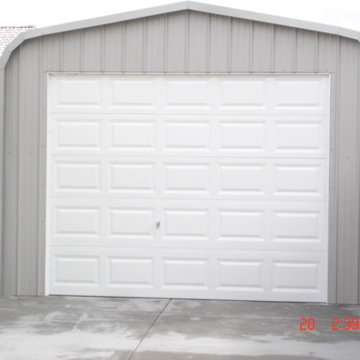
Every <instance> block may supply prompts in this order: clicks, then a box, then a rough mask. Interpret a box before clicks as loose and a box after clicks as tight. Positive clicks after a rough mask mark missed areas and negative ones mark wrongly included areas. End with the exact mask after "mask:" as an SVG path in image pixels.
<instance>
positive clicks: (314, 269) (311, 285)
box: [273, 260, 320, 293]
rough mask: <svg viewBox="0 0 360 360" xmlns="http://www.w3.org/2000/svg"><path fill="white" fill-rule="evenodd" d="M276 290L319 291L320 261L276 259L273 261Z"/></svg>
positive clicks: (274, 286) (274, 287) (274, 289)
mask: <svg viewBox="0 0 360 360" xmlns="http://www.w3.org/2000/svg"><path fill="white" fill-rule="evenodd" d="M273 267H274V272H273V278H274V280H273V281H274V284H273V291H275V292H285V291H290V292H299V293H301V292H303V291H315V292H319V285H320V284H319V280H320V279H319V271H320V269H319V263H317V262H310V261H292V262H290V261H276V260H274V263H273Z"/></svg>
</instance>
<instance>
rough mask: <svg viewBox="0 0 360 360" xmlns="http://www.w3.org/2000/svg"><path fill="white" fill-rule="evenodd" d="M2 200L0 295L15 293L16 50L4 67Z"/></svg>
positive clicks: (16, 177) (17, 95)
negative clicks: (5, 85)
mask: <svg viewBox="0 0 360 360" xmlns="http://www.w3.org/2000/svg"><path fill="white" fill-rule="evenodd" d="M5 82H6V84H7V87H6V92H5V102H6V108H5V118H6V121H5V124H4V135H5V136H4V169H5V171H4V173H3V177H4V179H3V181H4V186H5V191H4V201H3V234H4V235H5V236H4V237H3V239H5V241H3V244H2V245H3V246H2V248H3V252H2V262H1V264H2V271H1V273H2V274H3V276H2V279H0V280H2V281H1V285H2V286H1V288H2V294H4V295H10V294H17V245H18V236H17V235H18V226H17V225H18V223H17V215H18V206H17V205H18V132H19V128H18V124H19V107H18V101H19V49H16V51H15V52H14V53H13V54H12V57H11V59H10V61H9V62H8V64H7V66H6V77H5Z"/></svg>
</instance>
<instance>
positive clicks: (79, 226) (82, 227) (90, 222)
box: [55, 208, 100, 236]
mask: <svg viewBox="0 0 360 360" xmlns="http://www.w3.org/2000/svg"><path fill="white" fill-rule="evenodd" d="M99 220H100V219H99V209H89V208H57V209H56V226H55V231H56V234H58V235H73V236H74V235H75V236H89V235H92V236H97V235H99Z"/></svg>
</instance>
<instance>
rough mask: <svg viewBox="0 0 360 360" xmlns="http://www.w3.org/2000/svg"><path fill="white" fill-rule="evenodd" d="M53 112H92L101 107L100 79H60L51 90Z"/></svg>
mask: <svg viewBox="0 0 360 360" xmlns="http://www.w3.org/2000/svg"><path fill="white" fill-rule="evenodd" d="M52 91H53V93H52V95H53V96H52V99H53V102H52V107H53V109H54V111H62V110H65V109H67V110H68V111H69V110H70V111H71V110H80V109H81V110H94V109H99V108H101V106H102V79H101V78H96V77H92V76H89V77H83V78H82V79H72V78H70V77H68V78H65V77H64V78H61V79H59V81H57V82H56V84H54V87H53V88H52Z"/></svg>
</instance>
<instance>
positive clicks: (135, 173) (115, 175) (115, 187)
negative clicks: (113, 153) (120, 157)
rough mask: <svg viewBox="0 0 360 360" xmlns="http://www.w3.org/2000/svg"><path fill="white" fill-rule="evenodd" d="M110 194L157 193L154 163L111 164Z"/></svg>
mask: <svg viewBox="0 0 360 360" xmlns="http://www.w3.org/2000/svg"><path fill="white" fill-rule="evenodd" d="M109 167H110V184H109V189H108V190H109V191H110V192H119V193H124V192H126V193H127V194H128V193H134V192H135V193H148V194H154V192H155V165H154V163H153V162H144V161H142V162H138V161H133V162H122V163H121V162H117V163H111V164H109Z"/></svg>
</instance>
